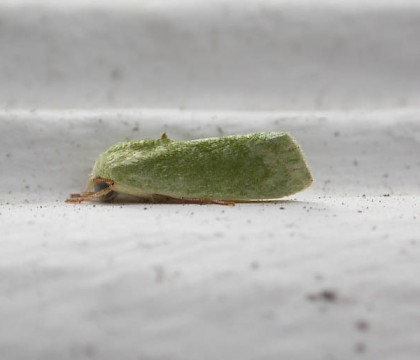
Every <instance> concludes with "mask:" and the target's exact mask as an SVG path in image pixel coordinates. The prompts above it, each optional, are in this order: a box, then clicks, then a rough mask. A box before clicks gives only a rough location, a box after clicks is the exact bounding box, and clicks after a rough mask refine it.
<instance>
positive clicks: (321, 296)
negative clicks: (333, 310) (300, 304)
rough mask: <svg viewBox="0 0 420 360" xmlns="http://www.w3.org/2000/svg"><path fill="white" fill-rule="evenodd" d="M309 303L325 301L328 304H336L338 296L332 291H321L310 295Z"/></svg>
mask: <svg viewBox="0 0 420 360" xmlns="http://www.w3.org/2000/svg"><path fill="white" fill-rule="evenodd" d="M308 299H309V300H310V301H325V302H329V303H333V302H336V301H337V299H338V295H337V293H336V292H335V291H334V290H328V289H326V290H322V291H320V292H319V293H315V294H310V295H309V296H308Z"/></svg>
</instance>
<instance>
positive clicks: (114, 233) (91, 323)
mask: <svg viewBox="0 0 420 360" xmlns="http://www.w3.org/2000/svg"><path fill="white" fill-rule="evenodd" d="M418 115H419V113H418V112H415V111H410V112H390V113H389V112H377V113H369V114H363V113H358V112H354V113H348V114H340V113H317V114H316V113H289V114H286V113H240V112H228V113H223V112H218V113H198V112H196V113H188V112H177V111H145V110H143V111H119V112H118V111H116V112H109V111H103V112H96V113H95V112H86V111H84V112H78V111H73V112H69V113H66V112H63V111H57V112H51V111H49V112H47V111H45V112H42V111H41V112H19V113H16V112H4V113H2V114H1V116H0V134H1V136H2V141H1V142H0V153H1V154H2V157H1V158H0V161H1V162H0V167H1V168H2V169H5V170H7V171H4V172H3V173H2V182H3V186H2V188H1V189H0V199H2V201H1V204H0V228H1V234H2V236H1V238H0V247H1V252H0V264H1V266H0V289H1V294H2V295H1V297H0V318H1V319H2V321H1V322H0V334H1V335H0V354H1V358H4V359H27V358H28V356H30V357H31V359H57V358H60V359H89V358H97V359H116V358H124V359H180V360H181V359H182V360H184V359H215V358H217V359H307V358H308V357H310V358H311V359H343V358H344V359H351V358H356V357H359V356H362V358H367V359H372V360H373V359H378V358H380V359H385V360H387V359H389V360H391V359H392V360H393V359H396V358H398V359H410V360H411V359H412V360H414V359H417V358H418V355H419V354H420V342H419V341H418V339H419V338H420V306H419V298H420V285H419V284H420V283H419V281H418V274H419V273H420V261H419V260H420V237H419V233H420V231H419V230H420V225H419V219H420V211H419V193H420V191H419V186H420V183H419V178H418V174H419V167H420V162H419V160H418V154H419V151H420V138H419V133H420V127H419V124H418V121H417V118H418ZM252 129H253V130H278V129H286V130H288V131H290V132H291V133H292V134H293V135H294V136H295V138H296V139H298V141H299V143H300V144H301V145H302V147H303V149H304V151H305V152H306V154H307V159H308V161H309V165H310V167H311V168H312V169H313V172H314V176H315V183H314V185H313V187H312V188H311V189H309V190H308V191H305V192H303V193H300V194H297V195H296V196H294V197H292V198H289V199H287V200H286V201H285V202H282V203H277V204H241V205H237V206H235V207H222V206H194V205H186V206H182V205H141V204H118V203H117V204H114V205H106V204H105V205H104V204H81V205H69V204H64V203H63V200H64V198H65V197H66V196H68V194H69V193H70V192H75V191H76V192H77V191H80V190H81V189H82V187H83V185H84V181H85V179H86V176H87V174H88V172H89V169H90V167H91V166H92V163H93V161H94V159H95V157H96V156H97V154H98V153H99V152H101V151H103V150H104V149H105V148H106V147H107V146H108V145H110V144H112V143H114V142H115V141H117V140H121V139H124V138H136V137H140V136H141V137H143V136H150V137H155V136H159V135H160V133H161V132H162V131H163V130H164V131H167V132H168V134H169V135H170V136H172V137H174V138H178V139H185V138H194V137H200V136H212V135H218V134H219V135H220V134H221V133H226V134H227V133H232V132H236V133H245V132H248V131H250V130H252ZM329 291H332V292H333V294H334V296H335V298H331V297H329V295H328V294H329ZM322 294H324V296H323V295H322ZM334 296H333V297H334ZM22 344H24V346H23V345H22Z"/></svg>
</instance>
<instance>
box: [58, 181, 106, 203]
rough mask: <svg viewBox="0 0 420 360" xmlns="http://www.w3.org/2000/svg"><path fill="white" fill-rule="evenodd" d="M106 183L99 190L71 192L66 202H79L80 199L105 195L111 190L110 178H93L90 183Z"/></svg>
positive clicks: (84, 199) (90, 198)
mask: <svg viewBox="0 0 420 360" xmlns="http://www.w3.org/2000/svg"><path fill="white" fill-rule="evenodd" d="M96 183H99V184H107V185H108V186H106V187H105V188H102V189H101V190H99V191H84V192H82V193H80V194H71V195H70V198H69V199H67V200H66V203H81V202H82V201H88V200H93V199H96V198H99V197H102V196H105V195H107V194H109V193H110V192H112V191H113V189H112V188H113V185H114V182H113V181H112V180H110V179H101V178H98V179H93V180H92V184H93V185H94V184H96Z"/></svg>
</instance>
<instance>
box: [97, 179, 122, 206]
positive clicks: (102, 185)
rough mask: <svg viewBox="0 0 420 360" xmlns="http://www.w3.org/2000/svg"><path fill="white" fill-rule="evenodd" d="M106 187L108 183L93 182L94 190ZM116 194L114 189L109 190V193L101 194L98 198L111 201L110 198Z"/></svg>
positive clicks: (112, 198)
mask: <svg viewBox="0 0 420 360" xmlns="http://www.w3.org/2000/svg"><path fill="white" fill-rule="evenodd" d="M107 187H109V185H108V184H107V183H104V182H96V183H94V184H93V189H94V191H95V192H98V191H101V190H104V189H106V188H107ZM116 196H117V193H116V192H115V191H110V192H109V193H107V194H105V195H103V196H101V197H100V199H101V200H102V201H105V202H111V201H112V200H114V198H115V197H116Z"/></svg>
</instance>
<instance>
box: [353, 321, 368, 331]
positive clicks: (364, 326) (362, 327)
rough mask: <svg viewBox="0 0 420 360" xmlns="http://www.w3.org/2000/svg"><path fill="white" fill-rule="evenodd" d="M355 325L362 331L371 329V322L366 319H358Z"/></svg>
mask: <svg viewBox="0 0 420 360" xmlns="http://www.w3.org/2000/svg"><path fill="white" fill-rule="evenodd" d="M354 326H355V327H356V329H357V330H358V331H360V332H366V331H368V330H369V323H368V322H367V321H365V320H358V321H356V323H355V324H354Z"/></svg>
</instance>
